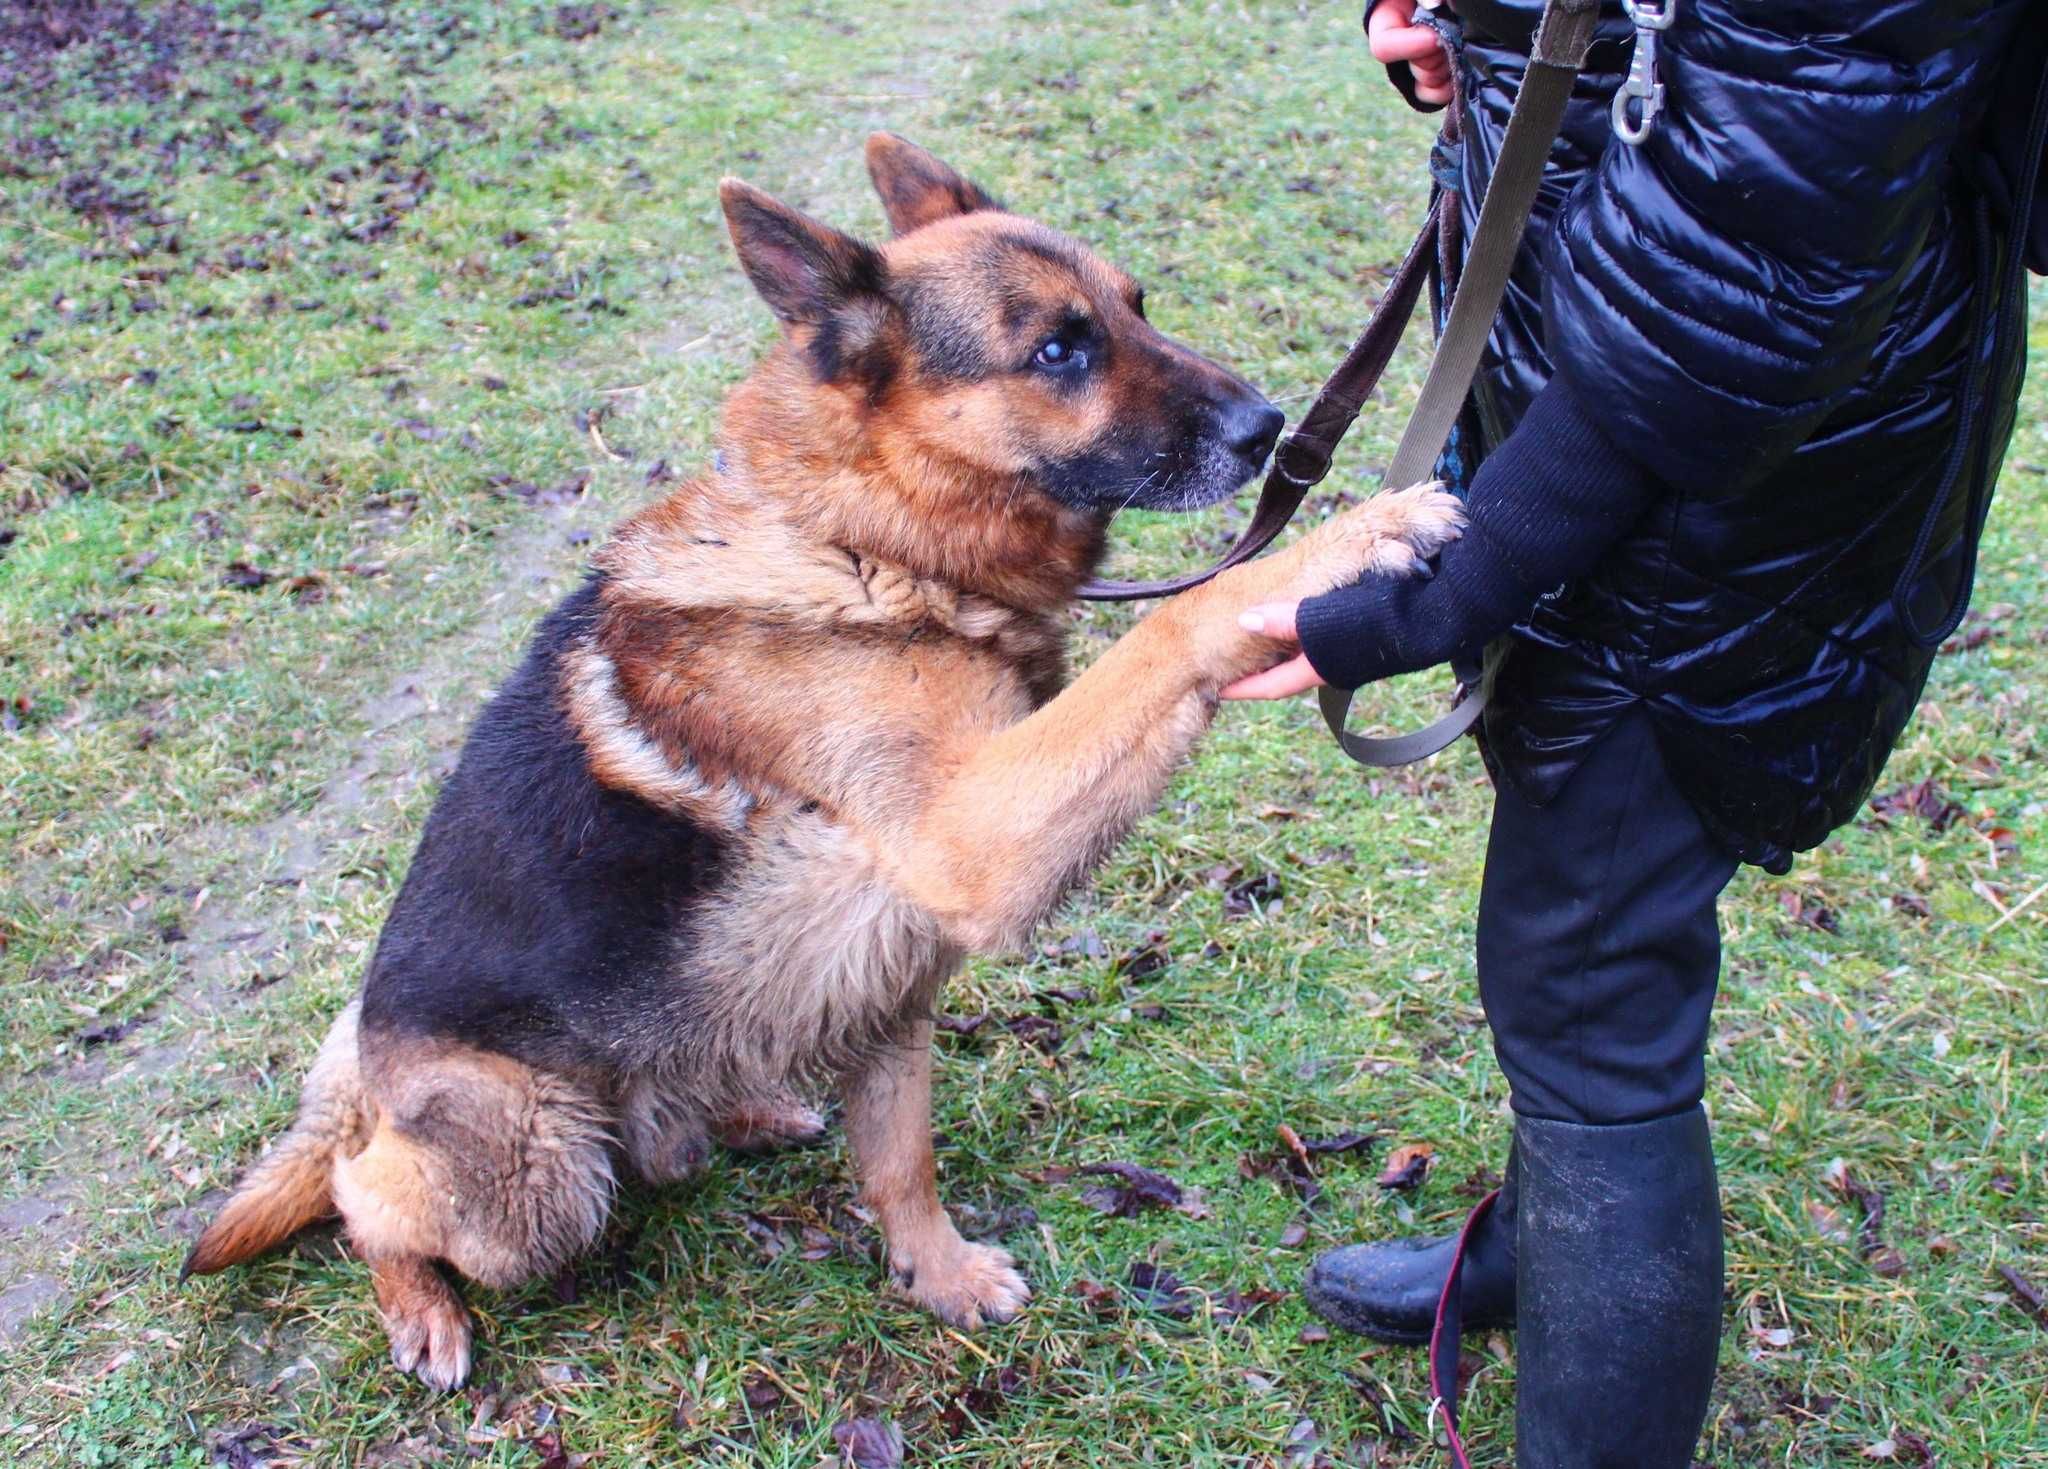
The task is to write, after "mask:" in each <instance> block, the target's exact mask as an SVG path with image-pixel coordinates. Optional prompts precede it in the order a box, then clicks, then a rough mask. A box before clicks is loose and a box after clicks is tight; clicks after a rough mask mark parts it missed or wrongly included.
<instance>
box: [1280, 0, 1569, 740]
mask: <svg viewBox="0 0 2048 1469" xmlns="http://www.w3.org/2000/svg"><path fill="white" fill-rule="evenodd" d="M1598 20H1599V0H1546V3H1545V5H1544V7H1543V19H1542V20H1541V21H1540V22H1539V23H1538V25H1537V28H1536V41H1535V45H1534V47H1533V48H1532V53H1531V55H1530V58H1529V69H1528V71H1527V72H1525V73H1524V74H1523V77H1522V89H1521V91H1520V92H1519V93H1517V94H1516V97H1515V107H1514V111H1513V113H1512V114H1511V115H1510V116H1509V118H1508V130H1507V136H1506V137H1505V138H1503V139H1502V141H1501V148H1500V157H1499V158H1498V159H1497V160H1496V161H1495V163H1494V168H1493V177H1492V180H1491V181H1490V182H1489V183H1488V184H1487V186H1486V199H1485V201H1484V202H1483V203H1482V204H1481V205H1480V207H1479V223H1478V224H1477V225H1476V226H1475V227H1474V228H1473V231H1472V240H1471V244H1470V246H1469V248H1468V249H1467V251H1466V255H1465V264H1464V268H1463V270H1462V271H1461V272H1460V274H1459V278H1458V291H1457V294H1456V295H1455V296H1454V297H1452V298H1451V310H1450V315H1449V317H1448V318H1447V319H1446V320H1445V322H1444V330H1443V336H1442V337H1441V338H1439V339H1438V341H1437V348H1436V356H1435V357H1434V358H1433V359H1432V360H1431V362H1430V364H1429V376H1428V377H1426V378H1425V379H1424V380H1423V384H1422V394H1421V396H1420V397H1419V398H1418V399H1417V400H1416V403H1415V411H1414V412H1413V413H1412V414H1410V415H1409V418H1408V426H1407V428H1406V429H1404V430H1403V431H1402V434H1401V443H1400V446H1399V447H1398V448H1396V449H1395V451H1394V458H1393V461H1392V462H1391V463H1389V464H1388V466H1387V473H1386V477H1385V479H1384V480H1382V482H1381V488H1382V489H1399V488H1402V487H1404V486H1407V485H1413V484H1420V483H1421V482H1422V481H1424V480H1426V479H1428V478H1429V477H1430V472H1431V471H1432V470H1433V469H1434V468H1435V466H1436V458H1437V455H1438V454H1439V453H1441V452H1442V451H1443V446H1444V441H1445V440H1446V439H1448V438H1449V437H1450V434H1451V429H1452V427H1453V426H1454V425H1455V424H1456V423H1457V421H1458V414H1459V411H1460V410H1461V409H1462V408H1463V406H1464V402H1465V395H1466V393H1467V392H1468V391H1469V390H1470V389H1471V386H1472V375H1473V374H1474V373H1475V372H1477V371H1478V370H1479V359H1480V357H1481V355H1482V354H1483V353H1484V351H1485V349H1486V339H1487V337H1488V336H1489V335H1490V334H1491V333H1492V331H1493V318H1494V316H1495V315H1496V314H1497V313H1498V312H1499V310H1500V302H1501V297H1502V296H1503V295H1505V294H1506V292H1507V286H1508V275H1509V273H1510V272H1511V271H1512V270H1513V268H1514V264H1515V256H1516V254H1517V253H1518V252H1519V251H1520V250H1521V245H1522V233H1523V231H1524V230H1525V229H1526V228H1527V227H1528V223H1529V210H1530V208H1531V207H1532V206H1533V205H1534V204H1535V202H1536V192H1537V189H1538V188H1539V187H1540V186H1541V184H1542V182H1543V169H1544V165H1545V164H1546V163H1547V162H1548V161H1549V158H1550V145H1551V144H1552V143H1553V142H1554V141H1556V139H1557V134H1558V130H1559V128H1561V127H1562V126H1563V124H1564V109H1565V104H1566V103H1567V102H1568V101H1570V100H1571V95H1572V83H1573V82H1574V81H1575V80H1576V79H1577V77H1578V74H1579V68H1580V67H1581V66H1583V65H1584V64H1585V60H1586V48H1587V47H1588V46H1589V45H1591V44H1592V40H1593V28H1594V25H1595V23H1596V22H1597V21H1598ZM1439 202H1440V204H1441V201H1439ZM1317 697H1318V699H1319V700H1320V702H1321V704H1322V709H1323V722H1324V723H1325V724H1327V725H1329V726H1330V733H1331V734H1333V735H1335V736H1336V737H1337V743H1338V744H1339V745H1340V746H1342V747H1343V750H1344V753H1345V754H1347V755H1349V756H1350V757H1351V758H1352V759H1354V760H1356V761H1358V762H1359V763H1360V764H1362V765H1405V764H1407V763H1408V762H1409V761H1411V760H1420V759H1422V758H1423V757H1424V756H1427V755H1434V754H1435V753H1436V752H1437V751H1438V750H1441V749H1443V748H1444V747H1445V746H1446V745H1448V744H1450V743H1451V742H1452V741H1453V740H1455V739H1457V738H1458V736H1459V735H1461V734H1463V733H1464V732H1465V731H1466V730H1468V729H1470V728H1471V727H1472V725H1473V722H1474V721H1476V720H1477V719H1478V718H1479V714H1480V711H1481V710H1482V709H1483V708H1484V707H1485V703H1486V698H1485V694H1484V692H1483V691H1482V690H1480V689H1479V688H1478V687H1476V686H1468V687H1467V688H1466V689H1465V691H1464V692H1463V694H1462V696H1461V697H1460V698H1459V700H1458V703H1457V705H1456V707H1454V708H1453V709H1452V710H1451V712H1450V713H1448V714H1446V715H1444V716H1443V718H1441V719H1439V720H1437V721H1436V722H1435V723H1434V724H1431V725H1428V726H1426V727H1425V728H1422V729H1418V730H1414V731H1412V732H1410V733H1408V734H1405V735H1396V736H1394V737H1392V738H1388V739H1374V738H1369V737H1367V736H1364V735H1355V734H1352V733H1351V732H1350V731H1348V730H1347V729H1345V728H1344V718H1345V716H1346V715H1347V714H1348V713H1350V710H1351V693H1350V691H1349V690H1346V689H1332V688H1323V689H1320V690H1318V691H1317Z"/></svg>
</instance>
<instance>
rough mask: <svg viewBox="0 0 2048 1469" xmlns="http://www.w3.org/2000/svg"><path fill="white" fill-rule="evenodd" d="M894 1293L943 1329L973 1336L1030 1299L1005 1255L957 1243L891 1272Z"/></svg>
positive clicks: (993, 1249)
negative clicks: (920, 1308) (954, 1328)
mask: <svg viewBox="0 0 2048 1469" xmlns="http://www.w3.org/2000/svg"><path fill="white" fill-rule="evenodd" d="M893 1273H894V1275H895V1277H896V1284H897V1287H898V1288H899V1289H900V1290H902V1292H903V1293H904V1294H905V1295H907V1296H909V1297H910V1298H911V1299H912V1300H913V1301H916V1302H917V1303H918V1304H919V1305H920V1306H923V1307H924V1308H925V1309H926V1310H927V1311H929V1312H931V1313H932V1314H933V1315H934V1316H936V1317H938V1318H939V1319H940V1320H941V1321H943V1322H945V1323H946V1324H947V1325H948V1326H958V1327H960V1328H961V1329H962V1330H965V1331H974V1330H976V1329H977V1328H979V1327H980V1326H982V1325H983V1324H984V1323H985V1324H987V1325H991V1326H995V1325H1000V1324H1001V1323H1003V1322H1005V1321H1008V1320H1010V1319H1011V1318H1012V1317H1013V1316H1015V1315H1016V1314H1017V1313H1018V1312H1019V1311H1021V1310H1022V1309H1023V1308H1024V1302H1025V1301H1027V1300H1029V1299H1030V1298H1031V1287H1030V1286H1028V1285H1026V1284H1025V1283H1024V1277H1023V1276H1022V1275H1020V1274H1019V1273H1018V1272H1017V1262H1016V1261H1015V1260H1013V1259H1012V1258H1011V1257H1010V1252H1009V1251H1008V1250H1005V1249H999V1248H998V1247H996V1246H995V1245H971V1244H969V1243H967V1241H965V1240H963V1239H957V1238H956V1239H955V1240H953V1241H952V1245H951V1248H949V1249H947V1250H946V1251H945V1252H944V1253H943V1254H940V1255H939V1256H938V1258H937V1259H935V1260H934V1259H925V1260H919V1261H913V1262H909V1263H905V1264H899V1265H896V1266H895V1267H894V1268H893Z"/></svg>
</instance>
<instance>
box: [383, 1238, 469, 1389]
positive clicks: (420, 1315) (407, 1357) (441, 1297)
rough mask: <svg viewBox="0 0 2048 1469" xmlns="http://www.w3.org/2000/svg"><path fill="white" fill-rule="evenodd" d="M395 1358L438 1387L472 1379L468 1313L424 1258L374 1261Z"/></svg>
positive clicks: (400, 1366) (386, 1330)
mask: <svg viewBox="0 0 2048 1469" xmlns="http://www.w3.org/2000/svg"><path fill="white" fill-rule="evenodd" d="M371 1277H372V1280H373V1282H374V1283H375V1285H376V1287H377V1305H378V1307H379V1309H380V1310H381V1312H382V1314H383V1317H384V1334H385V1335H386V1336H387V1337H389V1338H390V1341H391V1361H392V1364H393V1365H394V1366H396V1367H397V1368H398V1370H399V1371H401V1372H410V1373H412V1374H413V1375H414V1376H415V1377H417V1378H419V1380H420V1381H421V1382H424V1383H425V1384H426V1385H427V1386H428V1387H431V1388H433V1389H434V1390H435V1391H436V1392H453V1391H454V1390H455V1389H456V1388H458V1387H461V1386H462V1385H463V1384H464V1383H465V1382H467V1381H469V1347H470V1324H469V1312H468V1311H467V1310H465V1309H464V1308H463V1305H462V1300H461V1298H460V1297H459V1296H457V1295H456V1294H455V1289H454V1287H453V1286H451V1285H449V1284H448V1282H447V1281H445V1280H443V1279H442V1278H441V1275H440V1272H439V1271H437V1270H435V1268H434V1267H433V1265H432V1263H431V1262H429V1261H426V1260H406V1261H403V1262H396V1263H391V1262H377V1263H374V1264H373V1265H372V1266H371Z"/></svg>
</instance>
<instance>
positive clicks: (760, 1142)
mask: <svg viewBox="0 0 2048 1469" xmlns="http://www.w3.org/2000/svg"><path fill="white" fill-rule="evenodd" d="M716 1132H717V1136H718V1140H719V1141H720V1142H721V1143H723V1144H724V1145H725V1146H726V1147H728V1148H731V1149H732V1150H733V1151H734V1152H736V1153H767V1152H773V1151H775V1150H776V1149H778V1148H802V1147H808V1146H810V1145H811V1144H812V1143H815V1142H817V1141H818V1140H819V1139H820V1138H822V1137H824V1135H825V1117H824V1114H823V1113H821V1112H819V1111H818V1110H817V1109H816V1108H815V1107H808V1106H806V1105H804V1103H803V1102H802V1101H801V1100H800V1099H799V1098H798V1097H797V1095H796V1093H794V1092H789V1091H785V1092H782V1093H781V1094H780V1095H777V1096H774V1097H771V1098H769V1099H768V1100H767V1101H765V1102H758V1103H755V1104H753V1105H752V1106H748V1107H745V1108H742V1109H741V1110H740V1111H738V1112H735V1113H733V1114H732V1115H731V1116H729V1117H725V1118H721V1119H720V1120H719V1122H718V1124H717V1127H716Z"/></svg>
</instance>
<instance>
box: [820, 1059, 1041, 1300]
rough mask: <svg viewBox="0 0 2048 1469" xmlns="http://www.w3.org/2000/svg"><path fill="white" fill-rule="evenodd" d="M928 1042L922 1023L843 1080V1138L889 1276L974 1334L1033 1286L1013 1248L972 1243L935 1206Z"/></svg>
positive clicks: (941, 1207) (935, 1188) (911, 1295)
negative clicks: (877, 1226)
mask: <svg viewBox="0 0 2048 1469" xmlns="http://www.w3.org/2000/svg"><path fill="white" fill-rule="evenodd" d="M931 1046H932V1027H931V1022H930V1021H928V1020H925V1021H919V1022H917V1023H916V1024H915V1025H913V1026H911V1027H909V1028H908V1029H907V1030H906V1032H905V1033H904V1035H903V1038H902V1040H901V1042H900V1043H899V1044H897V1045H893V1046H890V1047H889V1048H887V1049H885V1050H883V1051H881V1052H879V1053H878V1054H877V1055H876V1056H875V1057H874V1058H873V1060H871V1061H870V1062H869V1063H868V1064H867V1065H866V1066H865V1067H863V1068H862V1069H861V1070H859V1071H857V1072H855V1073H853V1074H851V1075H849V1076H848V1077H847V1078H846V1080H845V1082H844V1084H843V1090H842V1095H843V1097H844V1099H845V1102H846V1135H847V1137H848V1138H849V1139H851V1140H852V1143H853V1156H854V1164H855V1167H856V1168H858V1169H859V1172H860V1186H861V1196H862V1198H863V1199H864V1200H865V1201H866V1203H867V1205H868V1207H869V1208H871V1209H873V1210H874V1211H875V1214H876V1216H877V1217H878V1218H879V1220H880V1222H881V1226H882V1239H883V1241H884V1244H885V1245H886V1247H887V1249H888V1253H889V1273H890V1275H891V1276H892V1277H894V1279H895V1281H896V1284H897V1285H898V1286H899V1287H900V1288H901V1289H902V1290H903V1292H904V1294H906V1295H908V1296H909V1297H910V1298H911V1299H912V1300H914V1301H916V1302H917V1303H918V1304H919V1305H921V1306H923V1307H924V1308H925V1309H926V1310H928V1311H930V1312H931V1313H932V1314H933V1315H935V1316H937V1317H938V1318H939V1319H940V1320H941V1321H945V1322H947V1323H949V1324H951V1325H953V1326H960V1327H965V1328H967V1329H969V1330H972V1329H973V1328H975V1327H977V1326H979V1325H981V1324H982V1323H983V1322H985V1321H987V1322H996V1321H1007V1320H1009V1319H1010V1318H1011V1317H1012V1316H1014V1315H1016V1314H1017V1310H1018V1308H1019V1307H1021V1306H1022V1305H1023V1304H1024V1300H1025V1297H1027V1296H1028V1295H1029V1294H1030V1290H1029V1288H1028V1287H1026V1286H1025V1284H1024V1277H1023V1276H1021V1275H1019V1274H1018V1273H1017V1268H1016V1264H1015V1262H1014V1261H1012V1260H1011V1258H1010V1254H1009V1251H1007V1250H1002V1249H998V1248H996V1247H995V1246H993V1245H976V1244H969V1243H968V1242H967V1241H966V1240H964V1239H962V1238H961V1237H960V1231H959V1230H957V1229H955V1228H954V1227H953V1221H952V1220H951V1219H949V1218H947V1217H946V1210H945V1208H944V1206H943V1205H941V1204H940V1203H939V1190H938V1184H937V1180H936V1179H935V1178H934V1176H933V1169H932V1049H931Z"/></svg>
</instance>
